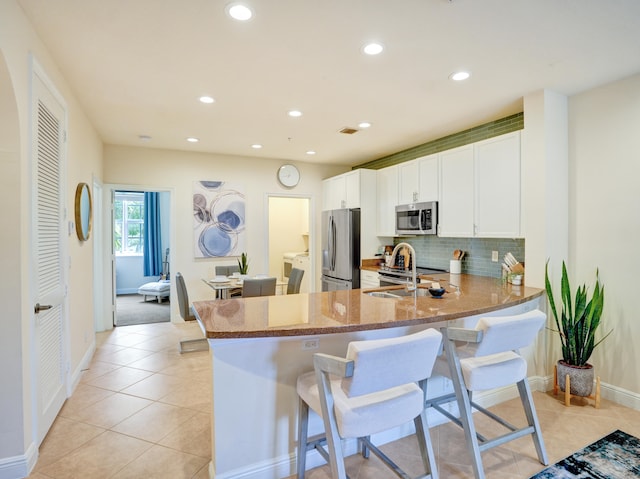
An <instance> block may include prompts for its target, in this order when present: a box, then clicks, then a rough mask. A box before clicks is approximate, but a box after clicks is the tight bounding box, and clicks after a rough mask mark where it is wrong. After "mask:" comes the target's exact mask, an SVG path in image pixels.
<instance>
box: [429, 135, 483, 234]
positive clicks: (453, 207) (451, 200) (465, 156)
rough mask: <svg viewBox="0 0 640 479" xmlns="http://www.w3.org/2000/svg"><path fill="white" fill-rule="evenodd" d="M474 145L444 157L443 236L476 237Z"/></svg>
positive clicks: (440, 215)
mask: <svg viewBox="0 0 640 479" xmlns="http://www.w3.org/2000/svg"><path fill="white" fill-rule="evenodd" d="M473 184H474V181H473V145H465V146H461V147H459V148H454V149H452V150H448V151H444V152H442V153H440V202H439V203H438V235H439V236H458V237H459V236H463V237H470V236H473V197H474V185H473Z"/></svg>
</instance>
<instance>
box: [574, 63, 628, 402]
mask: <svg viewBox="0 0 640 479" xmlns="http://www.w3.org/2000/svg"><path fill="white" fill-rule="evenodd" d="M569 112H570V115H569V118H570V121H569V151H570V188H569V191H570V207H571V217H570V238H569V266H568V267H569V269H570V271H569V274H570V276H571V277H572V278H575V279H574V283H576V284H577V283H587V284H588V285H589V286H591V291H593V284H594V281H595V279H594V278H595V272H596V268H599V270H600V278H601V280H602V282H603V283H604V284H605V306H604V314H603V316H602V318H603V331H602V332H605V331H608V330H609V329H613V333H612V334H611V336H609V337H608V338H607V339H606V340H605V342H604V343H602V344H601V345H600V346H598V347H597V348H596V349H595V352H594V356H593V357H592V361H591V362H592V363H593V365H594V366H595V368H596V374H598V375H600V377H601V379H602V381H604V382H606V383H609V384H612V385H615V386H616V387H619V388H623V389H624V390H627V391H633V392H634V393H636V395H639V394H640V374H639V369H638V367H637V365H638V364H640V350H639V348H638V347H637V340H638V338H640V320H639V318H638V316H639V315H638V306H637V304H636V301H637V298H636V295H637V294H638V271H640V254H638V252H637V251H636V248H637V245H638V238H639V237H640V188H639V186H638V178H639V177H640V134H639V131H640V130H639V128H640V75H635V76H632V77H630V78H627V79H625V80H622V81H618V82H615V83H611V84H608V85H605V86H602V87H600V88H595V89H593V90H590V91H587V92H584V93H582V94H579V95H575V96H574V97H572V98H571V99H570V101H569ZM620 396H621V399H622V397H624V396H625V394H624V392H620ZM636 401H637V399H636ZM636 406H637V407H638V404H637V403H636Z"/></svg>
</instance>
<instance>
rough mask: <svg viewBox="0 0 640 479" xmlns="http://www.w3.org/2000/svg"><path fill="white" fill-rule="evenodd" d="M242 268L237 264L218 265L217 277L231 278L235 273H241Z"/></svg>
mask: <svg viewBox="0 0 640 479" xmlns="http://www.w3.org/2000/svg"><path fill="white" fill-rule="evenodd" d="M239 272H240V268H239V267H238V265H237V264H219V265H216V276H231V275H232V274H233V273H239Z"/></svg>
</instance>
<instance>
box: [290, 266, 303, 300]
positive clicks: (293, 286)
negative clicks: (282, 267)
mask: <svg viewBox="0 0 640 479" xmlns="http://www.w3.org/2000/svg"><path fill="white" fill-rule="evenodd" d="M303 276H304V270H303V269H299V268H291V272H290V273H289V282H288V283H287V294H298V293H299V292H300V284H301V283H302V277H303Z"/></svg>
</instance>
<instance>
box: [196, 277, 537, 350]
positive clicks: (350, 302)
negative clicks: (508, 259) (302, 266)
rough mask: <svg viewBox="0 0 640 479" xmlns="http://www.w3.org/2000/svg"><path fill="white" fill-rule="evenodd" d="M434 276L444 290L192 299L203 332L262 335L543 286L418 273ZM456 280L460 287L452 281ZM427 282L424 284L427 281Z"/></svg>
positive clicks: (502, 301) (476, 303)
mask: <svg viewBox="0 0 640 479" xmlns="http://www.w3.org/2000/svg"><path fill="white" fill-rule="evenodd" d="M422 278H423V279H425V280H437V281H439V282H440V284H441V286H443V287H445V288H446V290H447V293H445V294H444V296H443V297H442V298H439V299H437V298H432V297H431V296H430V295H428V294H427V295H426V296H418V297H417V298H414V297H413V296H409V297H403V298H378V297H372V296H369V295H367V294H364V293H363V291H383V290H384V291H389V290H393V289H402V288H403V287H402V286H392V287H387V288H376V289H370V290H361V289H355V290H341V291H329V292H324V293H301V294H292V295H280V296H263V297H257V298H244V299H240V298H239V299H226V300H210V301H196V302H194V303H193V307H194V310H195V312H196V316H197V319H198V321H199V322H200V325H201V326H202V328H203V330H204V331H205V333H206V336H207V338H211V339H223V338H260V337H280V336H307V335H317V334H333V333H343V332H352V331H365V330H371V329H381V328H393V327H398V326H408V325H415V324H425V323H432V322H438V321H446V320H451V319H457V318H462V317H466V316H472V315H475V314H480V313H485V312H489V311H496V310H499V309H503V308H507V307H510V306H515V305H517V304H521V303H524V302H527V301H530V300H532V299H535V298H537V297H540V296H542V294H543V293H544V290H542V289H538V288H529V287H526V286H524V285H523V286H513V285H511V284H503V283H502V282H501V281H500V280H499V279H496V278H488V277H483V276H472V275H465V274H462V275H449V274H436V275H428V276H422ZM450 280H452V281H454V282H459V283H460V284H459V288H460V289H459V292H458V291H457V289H456V288H455V287H454V286H453V285H452V284H451V283H450ZM428 285H429V284H428V282H427V283H426V284H423V285H422V286H423V287H427V286H428Z"/></svg>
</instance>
